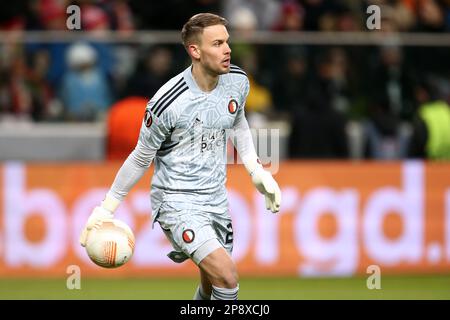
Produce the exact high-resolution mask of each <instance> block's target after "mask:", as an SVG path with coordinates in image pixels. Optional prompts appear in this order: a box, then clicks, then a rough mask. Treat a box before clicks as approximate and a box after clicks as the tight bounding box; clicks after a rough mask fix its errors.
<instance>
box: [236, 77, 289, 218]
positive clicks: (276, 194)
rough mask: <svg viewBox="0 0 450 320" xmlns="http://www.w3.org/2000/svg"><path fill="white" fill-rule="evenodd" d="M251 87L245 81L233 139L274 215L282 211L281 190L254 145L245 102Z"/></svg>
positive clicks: (267, 206)
mask: <svg viewBox="0 0 450 320" xmlns="http://www.w3.org/2000/svg"><path fill="white" fill-rule="evenodd" d="M249 89H250V85H249V83H248V79H247V78H246V79H245V83H244V86H243V94H242V97H241V98H242V99H241V103H240V106H239V109H238V111H237V114H236V118H235V121H234V125H233V129H234V137H233V139H232V141H233V143H234V145H235V147H236V150H237V152H238V154H239V156H240V157H241V159H242V162H243V164H244V166H245V168H246V169H247V172H248V173H249V174H250V176H251V177H252V182H253V184H254V185H255V187H256V189H258V191H259V192H260V193H262V194H263V195H264V197H265V201H266V208H267V209H268V210H270V211H272V212H273V213H277V212H278V211H279V210H280V205H281V190H280V187H279V186H278V183H277V182H276V181H275V179H274V178H273V177H272V174H271V173H270V172H269V171H266V170H264V168H263V166H262V165H261V162H260V161H259V158H258V155H257V154H256V150H255V146H254V145H253V140H252V134H251V132H250V127H249V125H248V122H247V119H246V118H245V111H244V106H245V100H246V98H247V95H248V92H249Z"/></svg>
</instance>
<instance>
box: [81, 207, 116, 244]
mask: <svg viewBox="0 0 450 320" xmlns="http://www.w3.org/2000/svg"><path fill="white" fill-rule="evenodd" d="M108 219H114V214H113V213H112V212H111V211H109V210H106V209H105V208H103V207H95V208H94V210H93V211H92V213H91V215H90V216H89V219H88V221H87V223H86V226H85V227H84V228H83V231H81V235H80V244H81V246H83V247H85V246H86V240H87V236H88V233H89V231H91V229H92V228H93V227H94V226H95V224H96V223H98V222H101V221H105V220H108Z"/></svg>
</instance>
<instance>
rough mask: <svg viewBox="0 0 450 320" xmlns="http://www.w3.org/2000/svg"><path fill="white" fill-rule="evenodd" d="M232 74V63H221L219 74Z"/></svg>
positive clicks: (218, 69)
mask: <svg viewBox="0 0 450 320" xmlns="http://www.w3.org/2000/svg"><path fill="white" fill-rule="evenodd" d="M228 72H230V63H229V62H228V63H223V62H222V63H221V64H220V65H219V66H218V68H217V73H219V74H225V73H228Z"/></svg>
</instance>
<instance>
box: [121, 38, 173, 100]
mask: <svg viewBox="0 0 450 320" xmlns="http://www.w3.org/2000/svg"><path fill="white" fill-rule="evenodd" d="M172 59H173V57H172V52H171V51H170V50H169V49H168V48H166V47H163V46H155V47H153V48H151V49H150V50H146V52H145V54H144V57H143V58H142V59H141V60H142V61H141V62H140V63H138V64H137V66H136V70H135V72H134V74H133V75H132V76H131V78H130V80H129V81H128V84H127V87H126V89H125V93H124V96H139V97H145V98H146V99H150V98H151V97H152V96H153V95H154V94H155V93H156V91H157V90H158V89H159V88H160V87H161V86H162V85H163V84H164V83H166V82H167V81H168V80H169V79H170V78H172V76H174V74H173V72H172Z"/></svg>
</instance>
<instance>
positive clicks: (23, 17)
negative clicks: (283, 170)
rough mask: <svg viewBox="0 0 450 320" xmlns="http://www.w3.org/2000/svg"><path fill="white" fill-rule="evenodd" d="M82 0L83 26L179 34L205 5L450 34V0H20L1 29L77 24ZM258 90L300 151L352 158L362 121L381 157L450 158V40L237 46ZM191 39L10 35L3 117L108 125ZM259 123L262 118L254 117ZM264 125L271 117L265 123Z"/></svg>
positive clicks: (174, 64) (371, 154)
mask: <svg viewBox="0 0 450 320" xmlns="http://www.w3.org/2000/svg"><path fill="white" fill-rule="evenodd" d="M71 4H76V5H78V6H79V7H80V8H81V10H80V12H81V30H82V31H100V32H101V31H102V30H113V31H117V32H120V33H124V34H127V33H130V32H133V31H134V30H175V31H179V30H180V28H181V26H182V25H183V23H184V22H185V21H186V20H187V19H188V18H189V17H190V16H192V15H193V14H195V13H198V12H213V13H218V14H220V15H222V16H224V17H226V18H227V19H228V21H229V23H230V25H229V28H230V30H231V31H233V32H252V31H254V30H270V31H279V32H282V31H338V32H345V31H366V32H369V30H368V29H367V27H366V19H367V13H366V9H367V7H368V6H369V5H371V4H376V5H379V6H380V8H381V19H382V20H381V30H380V31H379V32H386V33H392V32H418V33H421V32H426V33H448V32H450V1H449V0H378V1H376V0H365V1H352V0H222V1H220V0H191V1H186V0H166V1H138V0H130V1H124V0H110V1H107V0H79V1H67V0H30V1H26V0H15V1H13V2H11V3H10V2H4V1H2V2H0V31H2V32H5V31H33V30H59V31H64V30H67V27H66V19H67V16H68V14H67V12H66V8H67V7H68V6H69V5H71ZM232 50H233V63H235V64H237V65H239V66H241V67H242V68H243V69H244V70H246V72H247V74H248V76H249V80H250V83H251V88H252V90H251V91H250V95H249V97H248V101H247V105H246V110H247V113H248V115H249V119H250V121H252V119H263V120H264V121H271V120H282V121H286V122H289V123H290V125H291V128H292V130H291V139H290V141H291V143H290V146H289V154H290V156H291V157H293V158H325V159H329V158H349V157H350V153H349V144H348V139H347V136H348V134H347V130H348V123H349V121H357V122H358V123H360V124H361V126H362V127H363V130H364V136H365V137H366V144H365V148H364V156H365V157H367V158H371V159H398V158H416V157H419V158H431V159H450V107H449V104H450V59H449V57H450V47H449V46H442V47H439V46H437V47H414V46H408V47H404V46H399V45H396V44H389V45H383V46H318V45H314V46H313V45H301V44H298V45H262V44H261V45H259V44H258V45H255V44H244V43H236V44H233V43H232ZM187 63H188V57H187V55H186V54H185V52H184V49H183V47H182V46H181V45H154V46H146V45H139V44H118V43H107V42H101V43H100V42H96V43H92V42H90V43H87V42H84V43H81V42H76V43H69V42H52V43H36V42H33V43H23V42H14V41H0V122H2V121H14V120H17V119H21V120H29V121H36V122H39V121H45V122H49V121H50V122H61V121H99V120H103V119H104V118H105V117H106V115H107V114H108V111H109V110H111V108H112V106H113V105H114V104H117V103H120V102H122V101H124V99H126V98H127V97H141V98H143V99H149V98H150V97H151V96H152V95H153V94H154V93H155V92H156V90H157V89H158V88H159V87H160V86H161V85H162V84H164V83H165V82H166V81H167V80H168V79H170V78H171V77H173V76H174V75H176V74H177V73H178V72H180V71H181V70H182V69H183V68H185V67H186V66H187ZM255 121H256V120H255ZM258 121H261V120H258Z"/></svg>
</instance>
